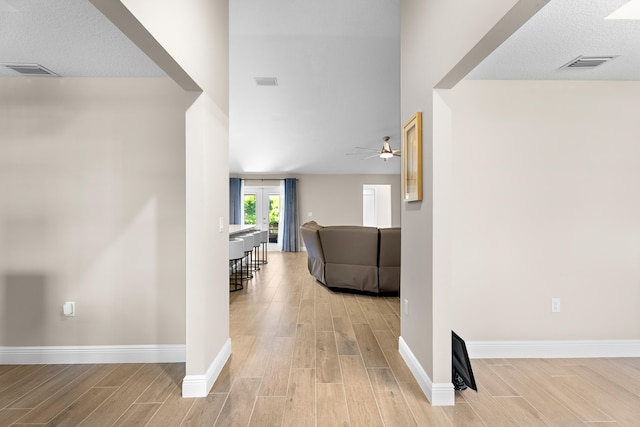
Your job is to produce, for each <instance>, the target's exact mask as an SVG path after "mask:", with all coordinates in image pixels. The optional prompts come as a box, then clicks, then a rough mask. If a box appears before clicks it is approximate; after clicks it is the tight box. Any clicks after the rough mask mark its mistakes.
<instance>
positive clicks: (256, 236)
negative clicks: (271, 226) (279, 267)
mask: <svg viewBox="0 0 640 427" xmlns="http://www.w3.org/2000/svg"><path fill="white" fill-rule="evenodd" d="M260 233H261V232H260V231H256V232H254V233H252V234H251V237H252V238H253V253H254V254H255V257H254V259H253V263H252V264H251V265H252V266H253V268H254V271H257V270H260V264H262V262H260V243H261V238H260Z"/></svg>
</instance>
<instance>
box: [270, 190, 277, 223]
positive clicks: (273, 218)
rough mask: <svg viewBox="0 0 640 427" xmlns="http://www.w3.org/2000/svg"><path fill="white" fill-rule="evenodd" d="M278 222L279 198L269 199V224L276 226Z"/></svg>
mask: <svg viewBox="0 0 640 427" xmlns="http://www.w3.org/2000/svg"><path fill="white" fill-rule="evenodd" d="M279 220H280V196H270V197H269V224H274V223H275V224H277V223H278V221H279Z"/></svg>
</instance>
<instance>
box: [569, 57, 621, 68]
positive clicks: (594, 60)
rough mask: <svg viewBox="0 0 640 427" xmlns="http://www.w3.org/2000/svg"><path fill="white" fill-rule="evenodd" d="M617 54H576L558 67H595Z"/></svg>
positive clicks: (610, 59)
mask: <svg viewBox="0 0 640 427" xmlns="http://www.w3.org/2000/svg"><path fill="white" fill-rule="evenodd" d="M617 57H618V56H616V55H614V56H582V55H581V56H578V57H577V58H575V59H573V60H571V61H569V63H567V64H565V65H563V66H562V67H560V68H595V67H598V66H600V65H602V64H604V63H606V62H609V61H612V60H613V59H615V58H617Z"/></svg>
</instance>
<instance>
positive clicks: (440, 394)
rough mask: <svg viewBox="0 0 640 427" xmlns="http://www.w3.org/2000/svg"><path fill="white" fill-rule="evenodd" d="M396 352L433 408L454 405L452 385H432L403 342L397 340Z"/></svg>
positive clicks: (400, 339)
mask: <svg viewBox="0 0 640 427" xmlns="http://www.w3.org/2000/svg"><path fill="white" fill-rule="evenodd" d="M398 350H399V351H400V355H401V356H402V358H403V359H404V361H405V363H406V364H407V366H408V367H409V370H410V371H411V373H412V374H413V376H414V377H415V378H416V381H418V384H419V385H420V388H421V389H422V392H423V393H424V395H425V396H426V397H427V399H428V400H429V402H431V405H433V406H452V405H454V404H455V393H454V390H453V384H452V383H432V382H431V378H429V375H427V373H426V371H425V370H424V368H423V367H422V365H421V364H420V362H418V359H417V358H416V356H415V355H414V354H413V352H412V351H411V349H410V348H409V346H408V345H407V343H406V342H405V340H404V339H403V338H402V337H400V338H399V339H398Z"/></svg>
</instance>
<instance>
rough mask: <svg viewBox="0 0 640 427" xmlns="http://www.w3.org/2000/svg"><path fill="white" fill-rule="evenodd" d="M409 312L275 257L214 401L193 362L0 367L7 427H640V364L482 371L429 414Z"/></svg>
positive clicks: (483, 363) (481, 365)
mask: <svg viewBox="0 0 640 427" xmlns="http://www.w3.org/2000/svg"><path fill="white" fill-rule="evenodd" d="M398 314H399V300H398V298H375V297H369V296H361V295H352V294H338V293H332V292H330V291H328V290H327V289H325V288H324V287H322V286H320V285H318V284H317V283H316V282H315V281H314V280H313V279H311V277H310V276H309V274H308V272H307V270H306V255H305V254H304V253H300V254H280V253H272V254H269V264H268V265H266V266H264V267H263V268H262V270H261V271H260V272H258V273H257V275H256V277H255V278H254V279H253V280H252V281H251V282H249V284H248V286H247V287H246V289H245V290H244V291H241V292H237V293H234V294H232V295H231V305H230V316H231V318H230V321H231V331H230V333H231V337H232V342H233V355H232V356H231V359H230V360H229V362H228V363H227V365H226V366H225V368H224V370H223V372H222V374H221V376H220V378H219V379H218V381H217V382H216V384H215V385H214V387H213V389H212V391H211V393H210V394H209V396H208V397H207V398H201V399H182V398H181V397H180V390H181V387H180V382H181V380H182V378H183V377H184V364H127V365H71V366H69V365H25V366H2V365H0V427H1V426H28V425H30V426H33V425H51V426H75V425H83V426H90V427H93V426H138V425H140V426H144V425H148V426H213V425H216V426H247V425H249V426H261V427H262V426H318V427H325V426H366V427H373V426H398V427H406V426H430V425H434V426H476V425H477V426H489V427H493V426H516V425H521V426H538V425H541V426H544V425H547V426H563V427H564V426H574V425H581V426H585V425H588V426H602V425H606V426H612V427H613V426H615V425H620V426H639V425H640V359H586V360H585V359H576V360H566V359H563V360H560V359H554V360H474V361H473V362H472V363H473V369H474V373H475V376H476V380H477V382H478V386H479V390H480V391H479V392H478V393H475V392H474V391H471V390H467V391H464V392H461V393H458V394H457V397H456V399H457V403H456V406H454V407H432V406H430V405H429V403H428V402H427V400H426V398H425V397H424V396H423V394H422V392H421V391H420V389H419V387H418V385H417V384H416V382H415V381H414V379H413V377H412V376H411V374H410V372H409V371H408V369H407V367H406V365H405V364H404V362H403V361H402V359H401V357H400V356H399V354H398V352H397V347H398V334H399V326H400V321H399V317H398Z"/></svg>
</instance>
